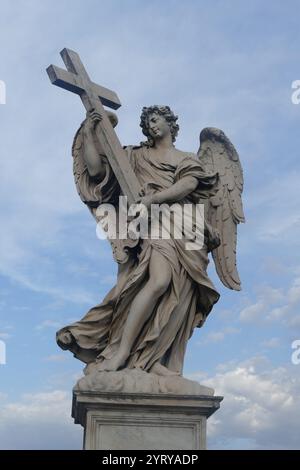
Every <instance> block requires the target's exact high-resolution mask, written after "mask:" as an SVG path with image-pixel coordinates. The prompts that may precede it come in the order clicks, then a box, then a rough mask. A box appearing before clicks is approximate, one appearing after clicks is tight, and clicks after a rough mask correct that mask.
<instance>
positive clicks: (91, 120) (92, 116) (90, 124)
mask: <svg viewBox="0 0 300 470" xmlns="http://www.w3.org/2000/svg"><path fill="white" fill-rule="evenodd" d="M100 121H102V116H101V114H100V113H98V111H95V110H94V109H92V110H91V111H88V112H87V114H86V121H85V123H84V127H85V130H86V131H88V132H91V131H94V130H95V129H96V127H97V124H98V122H100Z"/></svg>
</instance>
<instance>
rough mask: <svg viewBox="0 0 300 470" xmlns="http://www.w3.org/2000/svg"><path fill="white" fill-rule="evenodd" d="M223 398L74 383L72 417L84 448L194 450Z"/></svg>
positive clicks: (203, 440) (203, 442)
mask: <svg viewBox="0 0 300 470" xmlns="http://www.w3.org/2000/svg"><path fill="white" fill-rule="evenodd" d="M222 399H223V398H222V397H217V396H212V395H180V394H176V395H172V394H169V393H166V394H154V393H123V392H113V393H111V392H108V391H82V390H78V389H76V388H75V389H74V392H73V406H72V416H73V418H74V420H75V423H79V424H81V425H82V426H83V428H84V446H83V447H84V449H86V450H92V449H93V450H140V449H141V450H162V449H164V450H199V449H205V448H206V421H207V418H208V417H209V416H211V415H212V414H213V413H214V412H215V411H216V410H217V409H218V408H219V406H220V402H221V401H222Z"/></svg>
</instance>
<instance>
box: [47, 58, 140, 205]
mask: <svg viewBox="0 0 300 470" xmlns="http://www.w3.org/2000/svg"><path fill="white" fill-rule="evenodd" d="M60 55H61V57H62V59H63V61H64V64H65V66H66V68H67V70H64V69H61V68H60V67H56V66H55V65H50V66H49V67H48V68H47V73H48V76H49V78H50V81H51V83H52V84H53V85H57V86H59V87H61V88H64V89H65V90H68V91H71V92H73V93H76V94H77V95H79V96H80V98H81V101H82V103H83V105H84V107H85V109H86V110H87V111H88V112H90V111H92V110H95V111H96V112H98V113H99V114H100V115H101V116H102V120H101V121H100V122H99V123H98V125H97V127H96V135H97V138H98V139H99V141H100V144H101V146H102V148H103V150H104V152H105V155H106V156H107V158H108V161H109V163H110V166H111V168H112V170H113V172H114V174H115V176H116V178H117V180H118V182H119V185H120V188H121V191H122V193H123V194H124V196H127V201H128V204H133V203H134V202H135V200H136V199H137V197H138V194H139V190H140V184H139V182H138V180H137V177H136V175H135V174H134V172H133V169H132V167H131V165H130V162H129V160H128V157H127V154H126V152H125V150H124V149H123V147H122V145H121V143H120V141H119V139H118V137H117V134H116V133H115V131H114V129H113V127H112V125H111V123H110V120H109V119H108V117H107V114H106V112H105V110H104V108H103V105H105V106H108V107H110V108H113V109H118V108H119V107H120V106H121V103H120V101H119V98H118V96H117V94H116V93H115V92H113V91H112V90H109V89H108V88H104V87H102V86H100V85H97V84H96V83H94V82H92V81H91V80H90V78H89V76H88V74H87V72H86V70H85V67H84V65H83V63H82V62H81V59H80V57H79V55H78V54H77V53H76V52H74V51H71V50H70V49H63V50H62V51H61V53H60Z"/></svg>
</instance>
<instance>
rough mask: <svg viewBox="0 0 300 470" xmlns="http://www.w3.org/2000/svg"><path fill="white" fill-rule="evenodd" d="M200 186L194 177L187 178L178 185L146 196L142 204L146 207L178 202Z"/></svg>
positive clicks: (178, 182) (142, 199)
mask: <svg viewBox="0 0 300 470" xmlns="http://www.w3.org/2000/svg"><path fill="white" fill-rule="evenodd" d="M197 186H198V180H197V178H195V177H194V176H185V177H184V178H182V179H180V180H179V181H177V183H175V184H173V185H172V186H170V188H168V189H164V190H163V191H160V192H158V193H155V194H152V195H148V196H147V195H146V196H144V197H142V198H141V200H140V202H141V203H142V204H144V205H145V206H146V207H150V205H151V204H163V203H164V202H166V203H167V202H177V201H180V200H181V199H184V198H185V197H186V196H188V195H189V194H190V193H192V192H193V191H194V190H195V189H196V188H197Z"/></svg>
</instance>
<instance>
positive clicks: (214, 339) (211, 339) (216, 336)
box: [198, 326, 241, 344]
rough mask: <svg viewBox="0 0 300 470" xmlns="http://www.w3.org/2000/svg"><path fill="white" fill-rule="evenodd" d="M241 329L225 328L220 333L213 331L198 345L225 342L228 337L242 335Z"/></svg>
mask: <svg viewBox="0 0 300 470" xmlns="http://www.w3.org/2000/svg"><path fill="white" fill-rule="evenodd" d="M240 331H241V330H240V329H238V328H234V327H231V326H228V327H225V328H223V330H220V331H213V332H211V333H208V334H207V335H206V337H205V338H203V339H201V340H200V341H199V342H198V344H207V343H219V342H220V341H223V340H224V339H225V338H226V337H227V336H228V335H234V334H237V333H240Z"/></svg>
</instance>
